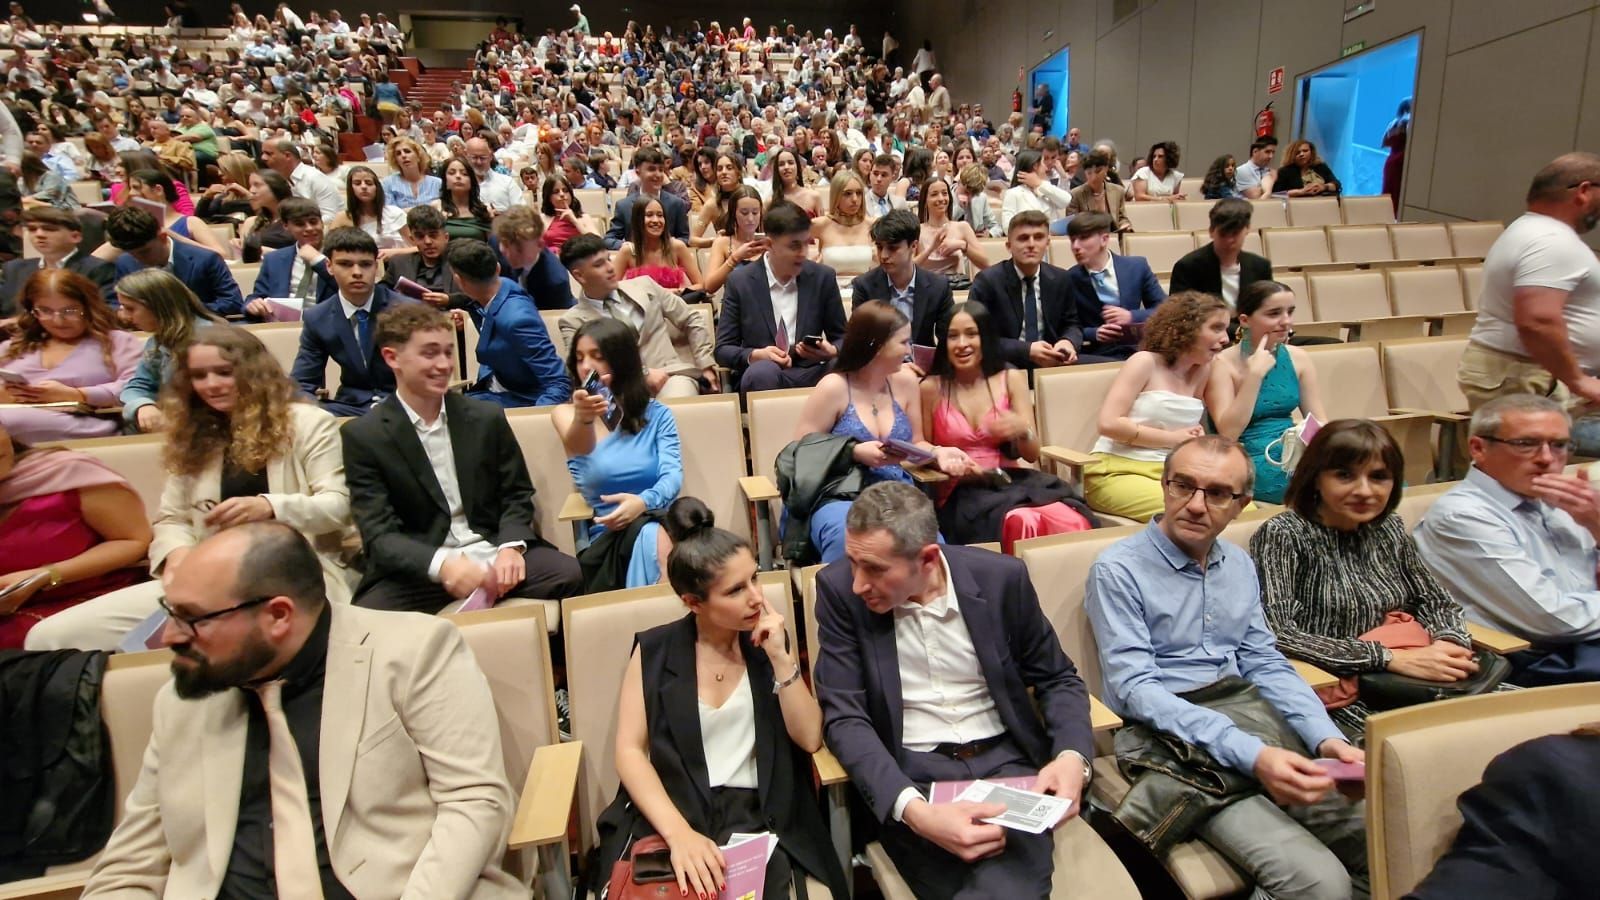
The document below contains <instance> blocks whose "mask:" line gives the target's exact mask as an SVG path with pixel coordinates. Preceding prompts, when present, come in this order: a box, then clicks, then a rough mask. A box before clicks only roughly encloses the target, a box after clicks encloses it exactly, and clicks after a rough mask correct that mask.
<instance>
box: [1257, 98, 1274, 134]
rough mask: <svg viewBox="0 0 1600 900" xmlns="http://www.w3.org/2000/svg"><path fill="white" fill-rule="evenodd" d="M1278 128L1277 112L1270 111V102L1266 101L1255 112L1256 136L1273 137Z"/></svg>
mask: <svg viewBox="0 0 1600 900" xmlns="http://www.w3.org/2000/svg"><path fill="white" fill-rule="evenodd" d="M1277 130H1278V114H1277V113H1275V112H1273V111H1272V104H1271V103H1268V104H1267V105H1266V106H1263V107H1261V111H1260V112H1258V113H1256V137H1258V138H1263V137H1273V136H1274V132H1276V131H1277Z"/></svg>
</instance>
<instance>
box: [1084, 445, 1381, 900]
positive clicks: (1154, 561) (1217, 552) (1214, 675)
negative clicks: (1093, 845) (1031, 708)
mask: <svg viewBox="0 0 1600 900" xmlns="http://www.w3.org/2000/svg"><path fill="white" fill-rule="evenodd" d="M1161 477H1162V485H1163V489H1164V493H1165V497H1166V514H1165V515H1164V516H1162V517H1160V518H1158V519H1156V520H1154V521H1152V522H1151V523H1150V525H1149V526H1148V527H1146V528H1145V530H1144V531H1142V532H1140V533H1139V534H1137V535H1135V536H1133V537H1131V538H1128V539H1126V540H1124V541H1121V542H1119V543H1117V544H1116V545H1114V546H1112V547H1111V548H1110V549H1108V550H1106V551H1105V552H1104V553H1102V554H1101V555H1100V558H1099V560H1097V561H1096V562H1095V564H1094V567H1093V568H1092V569H1091V570H1090V572H1089V582H1088V589H1087V595H1086V598H1085V606H1086V608H1087V611H1088V613H1089V622H1090V625H1091V626H1093V628H1094V635H1095V640H1096V642H1097V643H1098V644H1099V648H1100V666H1101V670H1102V671H1103V672H1104V678H1105V690H1106V697H1105V700H1106V702H1107V703H1108V704H1109V705H1110V706H1111V707H1112V709H1114V710H1116V711H1117V712H1118V713H1120V714H1121V715H1122V717H1123V719H1124V720H1125V721H1126V722H1127V723H1128V725H1127V727H1125V728H1124V729H1123V730H1121V731H1119V732H1118V733H1117V740H1116V753H1117V757H1118V761H1119V763H1120V764H1122V766H1123V767H1124V771H1129V770H1133V771H1141V772H1144V774H1142V775H1140V776H1138V777H1137V778H1136V779H1135V780H1134V784H1133V788H1132V790H1131V791H1130V792H1129V794H1128V798H1127V799H1126V800H1125V801H1124V802H1123V803H1121V804H1120V805H1119V806H1118V808H1117V810H1116V812H1115V813H1114V815H1115V817H1116V818H1117V819H1118V820H1119V821H1121V822H1122V824H1123V825H1124V826H1125V827H1127V828H1128V829H1129V830H1130V831H1131V832H1132V833H1134V834H1135V835H1138V836H1140V837H1141V839H1143V840H1144V841H1145V843H1146V844H1147V845H1149V846H1151V847H1152V848H1153V849H1154V850H1155V851H1156V852H1157V853H1158V854H1159V853H1164V852H1165V851H1166V850H1167V849H1169V848H1170V847H1171V846H1173V845H1174V844H1176V843H1177V842H1179V841H1184V840H1189V839H1192V838H1200V839H1202V840H1204V841H1205V842H1206V843H1208V844H1210V845H1211V846H1213V847H1215V848H1216V849H1217V850H1218V851H1219V852H1221V853H1222V854H1223V855H1224V856H1226V857H1228V858H1229V859H1230V860H1232V861H1233V862H1234V863H1235V864H1236V865H1238V866H1239V867H1240V868H1242V869H1243V870H1244V871H1245V873H1246V874H1247V875H1248V876H1249V878H1250V880H1251V881H1252V882H1254V884H1255V887H1256V895H1257V896H1269V897H1295V898H1302V900H1306V898H1310V900H1321V898H1327V900H1349V898H1350V897H1352V896H1357V897H1366V896H1367V890H1368V889H1367V844H1366V832H1365V823H1364V820H1363V815H1364V810H1363V806H1364V804H1363V803H1360V802H1351V801H1349V800H1346V799H1345V798H1344V797H1343V796H1341V795H1340V794H1339V793H1338V792H1336V791H1335V790H1334V781H1333V779H1332V778H1331V777H1330V776H1329V774H1328V772H1327V770H1326V769H1325V768H1324V766H1323V762H1326V761H1327V760H1338V761H1341V762H1346V763H1362V762H1365V757H1364V755H1363V754H1362V752H1361V751H1360V750H1357V749H1356V748H1354V747H1352V746H1351V745H1350V744H1349V742H1348V741H1346V740H1345V738H1344V736H1343V734H1341V733H1340V731H1339V729H1338V727H1337V726H1335V725H1334V724H1333V721H1332V720H1331V719H1329V718H1328V714H1327V712H1326V711H1325V710H1324V709H1323V706H1322V701H1321V700H1319V699H1318V698H1317V695H1316V694H1315V693H1314V692H1312V690H1311V688H1310V686H1308V685H1307V684H1306V683H1305V681H1304V680H1302V679H1301V678H1300V676H1299V675H1297V674H1296V673H1295V670H1294V669H1293V667H1291V666H1290V665H1289V661H1288V660H1286V659H1284V657H1283V654H1282V653H1279V652H1278V648H1277V642H1276V640H1275V638H1274V637H1273V634H1272V631H1271V630H1270V629H1269V628H1268V627H1267V621H1266V616H1265V613H1264V612H1263V610H1262V605H1261V587H1260V583H1259V582H1258V581H1257V575H1256V567H1255V563H1254V562H1252V561H1251V559H1250V556H1249V554H1247V553H1246V552H1245V551H1244V549H1243V548H1241V547H1239V546H1237V545H1235V544H1232V543H1229V542H1227V541H1223V540H1219V539H1218V537H1217V536H1218V535H1219V534H1221V533H1222V530H1223V528H1225V527H1227V525H1228V523H1229V522H1231V521H1233V519H1234V518H1235V517H1236V516H1238V514H1239V511H1240V509H1241V508H1242V507H1243V506H1244V505H1245V504H1247V503H1249V502H1250V496H1251V491H1252V489H1253V487H1254V484H1255V474H1254V471H1253V470H1252V468H1251V465H1250V460H1249V458H1247V457H1246V456H1245V453H1244V450H1243V449H1242V448H1241V447H1240V446H1239V444H1238V443H1237V442H1235V441H1233V440H1231V439H1229V438H1225V437H1221V436H1218V435H1207V436H1204V437H1198V438H1192V439H1190V440H1187V441H1184V442H1183V443H1181V444H1179V445H1178V446H1177V447H1176V448H1174V449H1173V451H1172V453H1171V455H1169V456H1168V457H1167V460H1166V464H1165V468H1164V470H1163V471H1162V476H1161ZM1319 759H1320V760H1321V761H1320V762H1319ZM1178 770H1186V771H1187V772H1189V774H1190V776H1192V780H1190V779H1189V778H1184V779H1180V778H1176V777H1173V776H1171V775H1168V774H1165V773H1167V772H1173V771H1178ZM1198 783H1209V784H1213V785H1220V786H1221V788H1222V791H1221V793H1220V795H1219V794H1217V793H1213V792H1207V791H1201V790H1199V789H1198V788H1192V787H1190V786H1189V785H1190V784H1198ZM1175 809H1183V810H1185V811H1186V814H1185V815H1184V816H1181V817H1176V818H1174V817H1173V815H1172V812H1173V810H1175Z"/></svg>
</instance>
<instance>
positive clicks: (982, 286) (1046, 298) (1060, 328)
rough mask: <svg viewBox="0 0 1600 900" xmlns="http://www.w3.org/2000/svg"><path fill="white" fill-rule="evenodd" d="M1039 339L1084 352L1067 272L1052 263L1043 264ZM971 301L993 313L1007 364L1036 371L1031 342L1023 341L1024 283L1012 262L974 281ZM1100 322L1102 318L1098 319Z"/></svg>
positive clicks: (986, 271)
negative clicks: (1029, 350) (1068, 343)
mask: <svg viewBox="0 0 1600 900" xmlns="http://www.w3.org/2000/svg"><path fill="white" fill-rule="evenodd" d="M1036 287H1037V288H1038V291H1039V339H1040V340H1042V341H1046V342H1048V343H1051V344H1054V343H1056V342H1057V341H1060V340H1063V339H1064V340H1067V341H1070V342H1072V346H1073V347H1076V348H1079V349H1082V347H1083V330H1082V329H1080V328H1079V327H1078V312H1077V307H1076V306H1074V305H1073V303H1072V298H1070V297H1068V296H1067V270H1066V269H1062V268H1060V267H1058V266H1052V265H1050V264H1049V263H1040V264H1039V283H1038V285H1037V286H1036ZM967 299H968V300H976V301H978V302H979V303H982V304H983V305H984V306H985V307H987V308H988V310H989V317H990V321H991V322H993V323H994V327H995V330H996V332H997V333H998V334H999V335H1000V352H1001V354H1002V355H1003V356H1005V358H1006V362H1008V363H1010V364H1011V365H1013V366H1016V367H1017V368H1019V369H1031V368H1033V360H1031V359H1029V358H1028V342H1027V341H1026V340H1024V339H1023V337H1022V326H1023V315H1022V279H1021V278H1020V277H1018V276H1017V267H1016V266H1015V265H1013V264H1012V262H1011V260H1010V259H1009V258H1008V259H1002V260H1000V261H999V262H997V263H995V264H994V265H992V266H990V267H989V268H987V269H984V270H983V271H982V272H979V273H978V277H977V278H974V279H972V291H971V293H969V294H968V295H967ZM1095 321H1097V322H1098V321H1099V316H1098V315H1097V316H1096V317H1095Z"/></svg>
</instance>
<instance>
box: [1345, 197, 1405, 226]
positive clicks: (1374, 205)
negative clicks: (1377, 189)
mask: <svg viewBox="0 0 1600 900" xmlns="http://www.w3.org/2000/svg"><path fill="white" fill-rule="evenodd" d="M1339 209H1340V210H1341V211H1342V212H1343V213H1344V224H1346V225H1389V224H1392V223H1393V222H1394V202H1393V201H1392V200H1391V199H1390V198H1389V195H1388V194H1378V195H1377V196H1375V197H1341V198H1339Z"/></svg>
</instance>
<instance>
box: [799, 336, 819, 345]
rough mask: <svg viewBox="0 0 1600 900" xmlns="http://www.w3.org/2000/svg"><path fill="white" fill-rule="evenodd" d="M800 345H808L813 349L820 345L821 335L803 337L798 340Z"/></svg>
mask: <svg viewBox="0 0 1600 900" xmlns="http://www.w3.org/2000/svg"><path fill="white" fill-rule="evenodd" d="M800 343H802V344H809V345H811V346H813V347H815V346H817V345H818V344H820V343H822V335H820V334H808V335H806V336H805V337H803V338H801V339H800Z"/></svg>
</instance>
